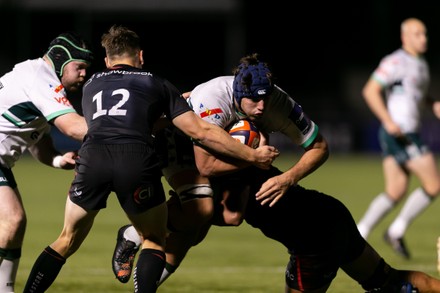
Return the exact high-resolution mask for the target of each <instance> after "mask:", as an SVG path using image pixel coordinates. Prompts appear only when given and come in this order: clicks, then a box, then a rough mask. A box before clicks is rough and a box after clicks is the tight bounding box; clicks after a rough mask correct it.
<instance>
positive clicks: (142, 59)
mask: <svg viewBox="0 0 440 293" xmlns="http://www.w3.org/2000/svg"><path fill="white" fill-rule="evenodd" d="M139 61H140V62H141V65H144V51H143V50H140V51H139Z"/></svg>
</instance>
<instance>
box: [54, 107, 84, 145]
mask: <svg viewBox="0 0 440 293" xmlns="http://www.w3.org/2000/svg"><path fill="white" fill-rule="evenodd" d="M53 123H54V124H55V126H56V127H57V128H58V129H59V130H60V131H61V132H62V133H63V134H64V135H66V136H68V137H70V138H72V139H74V140H77V141H79V142H82V140H83V138H84V136H85V135H86V133H87V124H86V121H85V120H84V117H82V116H81V115H79V114H78V113H67V114H64V115H61V116H58V117H56V118H54V120H53Z"/></svg>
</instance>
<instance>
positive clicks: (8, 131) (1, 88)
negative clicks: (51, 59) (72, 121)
mask: <svg viewBox="0 0 440 293" xmlns="http://www.w3.org/2000/svg"><path fill="white" fill-rule="evenodd" d="M69 112H75V109H74V108H73V106H72V105H71V104H70V102H69V100H68V99H67V97H66V91H65V89H64V87H63V86H62V85H61V82H60V80H59V79H58V77H57V76H56V74H55V71H54V70H53V69H52V68H51V67H50V66H49V65H48V64H47V63H46V62H45V61H44V60H43V59H42V58H38V59H34V60H27V61H24V62H21V63H18V64H16V65H15V67H14V68H13V70H12V71H10V72H8V73H6V74H5V75H4V76H2V77H0V164H1V165H2V166H4V167H8V168H12V167H13V166H14V164H15V162H16V161H17V160H18V159H19V158H20V156H21V155H22V154H23V152H24V151H25V150H26V149H27V148H28V147H29V146H31V145H33V144H35V143H36V142H37V141H39V140H40V139H41V137H42V136H43V135H44V134H45V133H49V132H50V127H51V126H50V124H49V123H48V121H49V120H51V119H53V118H55V117H58V116H60V115H62V114H65V113H69Z"/></svg>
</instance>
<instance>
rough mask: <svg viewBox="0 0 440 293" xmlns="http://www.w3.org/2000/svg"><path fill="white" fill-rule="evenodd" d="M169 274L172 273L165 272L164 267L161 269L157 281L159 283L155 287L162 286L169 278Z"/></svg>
mask: <svg viewBox="0 0 440 293" xmlns="http://www.w3.org/2000/svg"><path fill="white" fill-rule="evenodd" d="M171 274H172V272H169V271H168V270H167V268H166V267H165V268H164V269H163V272H162V276H160V280H159V283H158V284H157V285H158V286H159V285H160V284H162V283H163V282H165V280H166V279H168V278H169V276H171Z"/></svg>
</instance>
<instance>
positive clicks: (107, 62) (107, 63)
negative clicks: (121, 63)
mask: <svg viewBox="0 0 440 293" xmlns="http://www.w3.org/2000/svg"><path fill="white" fill-rule="evenodd" d="M104 62H105V67H107V68H110V67H112V66H111V64H110V62H109V60H108V58H107V57H104Z"/></svg>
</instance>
